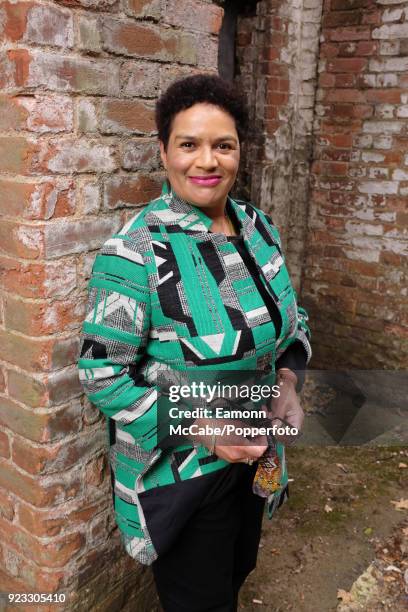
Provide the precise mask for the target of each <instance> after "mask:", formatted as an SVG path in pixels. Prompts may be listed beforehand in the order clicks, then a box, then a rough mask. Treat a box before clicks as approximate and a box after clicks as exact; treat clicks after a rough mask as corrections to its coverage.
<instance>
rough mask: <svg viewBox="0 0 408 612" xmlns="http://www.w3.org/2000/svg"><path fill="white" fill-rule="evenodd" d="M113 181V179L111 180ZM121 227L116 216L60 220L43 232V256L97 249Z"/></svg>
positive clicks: (49, 257)
mask: <svg viewBox="0 0 408 612" xmlns="http://www.w3.org/2000/svg"><path fill="white" fill-rule="evenodd" d="M112 180H113V179H112ZM120 225H121V220H120V218H119V217H118V216H115V217H107V216H104V215H101V216H99V217H98V218H96V219H91V218H87V219H73V220H68V221H66V220H61V221H58V222H56V223H54V224H53V225H49V226H47V228H46V231H45V239H44V242H45V254H46V257H47V258H48V259H52V258H56V257H61V255H67V254H71V253H82V252H84V251H90V250H93V249H97V248H99V247H101V246H102V244H103V243H104V242H105V240H107V239H108V238H110V236H111V235H112V234H114V233H115V232H116V231H117V230H118V229H119V228H120Z"/></svg>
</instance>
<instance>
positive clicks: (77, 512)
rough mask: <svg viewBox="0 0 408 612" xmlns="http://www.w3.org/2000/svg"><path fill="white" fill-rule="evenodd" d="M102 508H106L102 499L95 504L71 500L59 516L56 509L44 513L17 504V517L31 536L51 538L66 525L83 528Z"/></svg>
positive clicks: (25, 505) (21, 503)
mask: <svg viewBox="0 0 408 612" xmlns="http://www.w3.org/2000/svg"><path fill="white" fill-rule="evenodd" d="M104 507H106V500H104V499H103V498H102V499H99V500H95V502H90V501H87V500H86V499H81V498H78V499H75V500H72V501H71V502H70V503H69V507H68V505H66V506H65V509H64V514H61V510H60V508H58V507H57V508H55V509H53V508H50V509H47V510H45V511H44V510H40V509H39V508H32V507H31V506H29V505H27V504H25V503H24V502H19V504H18V517H19V522H20V525H21V526H22V527H24V529H26V530H27V531H29V532H30V533H32V534H33V535H36V536H40V537H44V536H46V537H51V536H56V535H58V534H59V533H61V531H62V530H63V529H64V528H65V527H66V526H67V525H73V526H75V525H77V526H78V527H79V526H84V527H85V526H86V525H87V524H88V523H89V521H90V520H91V519H92V518H93V517H94V516H96V515H97V514H99V513H100V512H101V510H103V508H104Z"/></svg>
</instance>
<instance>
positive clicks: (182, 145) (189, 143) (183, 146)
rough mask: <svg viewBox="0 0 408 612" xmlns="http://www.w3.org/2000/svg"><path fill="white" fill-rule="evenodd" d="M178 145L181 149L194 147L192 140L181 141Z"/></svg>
mask: <svg viewBox="0 0 408 612" xmlns="http://www.w3.org/2000/svg"><path fill="white" fill-rule="evenodd" d="M180 146H181V147H182V148H183V149H192V148H193V147H194V142H190V141H189V142H182V143H181V145H180Z"/></svg>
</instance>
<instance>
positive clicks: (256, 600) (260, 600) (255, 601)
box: [252, 599, 263, 605]
mask: <svg viewBox="0 0 408 612" xmlns="http://www.w3.org/2000/svg"><path fill="white" fill-rule="evenodd" d="M252 603H256V604H261V605H262V604H263V601H262V599H253V600H252Z"/></svg>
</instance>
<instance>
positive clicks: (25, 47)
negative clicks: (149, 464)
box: [0, 0, 222, 610]
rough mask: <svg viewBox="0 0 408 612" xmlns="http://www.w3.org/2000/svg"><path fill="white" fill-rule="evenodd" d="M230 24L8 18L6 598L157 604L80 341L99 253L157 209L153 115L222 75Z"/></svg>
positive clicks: (9, 7) (129, 1)
mask: <svg viewBox="0 0 408 612" xmlns="http://www.w3.org/2000/svg"><path fill="white" fill-rule="evenodd" d="M221 19H222V9H221V8H219V7H218V6H216V5H214V4H213V3H211V2H209V1H206V0H123V1H119V0H100V1H97V0H64V1H60V2H48V1H41V0H39V1H28V2H25V1H13V2H11V1H9V2H0V31H1V32H2V43H1V48H0V88H1V89H2V91H3V93H2V95H1V97H0V192H1V196H0V215H1V219H0V274H1V276H0V281H1V294H0V424H1V427H2V431H1V432H0V533H1V537H0V539H1V546H0V566H1V567H2V568H3V569H2V570H1V572H0V591H20V592H21V591H25V592H26V591H36V592H39V591H43V592H44V591H46V592H54V593H56V592H58V591H60V590H61V589H65V588H66V589H67V590H68V591H72V592H74V593H76V595H77V603H76V604H75V606H74V605H73V604H72V607H71V608H69V609H77V608H78V609H81V610H82V609H91V607H92V605H93V604H94V603H95V602H97V603H98V604H99V605H100V607H98V610H105V609H106V610H107V609H120V607H121V602H125V601H127V602H128V601H129V600H131V598H132V597H135V598H136V601H135V602H134V603H133V608H134V609H143V605H144V604H143V601H144V599H143V598H144V597H145V598H146V597H150V595H149V588H150V581H149V580H148V579H147V577H146V572H144V571H143V570H142V568H141V567H137V564H136V563H135V562H134V561H133V560H132V559H131V558H130V557H129V556H128V555H126V554H124V553H123V550H122V547H121V544H120V542H119V537H118V531H117V529H115V524H114V520H113V511H112V500H111V495H110V486H111V485H110V478H109V469H108V463H107V456H106V448H107V439H106V430H105V423H104V419H102V418H101V417H100V415H99V413H98V412H97V411H96V409H94V408H92V407H91V406H90V405H89V404H88V403H87V402H86V401H85V400H84V398H83V396H82V395H81V388H80V386H79V384H78V380H77V373H76V367H75V360H76V357H77V350H78V331H79V328H80V325H81V323H82V319H83V316H84V305H85V299H86V283H87V280H88V278H89V274H90V269H91V265H92V262H93V260H94V257H95V252H96V249H98V248H99V247H100V245H101V244H102V243H103V241H104V240H105V239H106V238H107V237H109V236H110V235H111V234H112V233H114V231H116V230H117V229H118V228H119V227H120V226H121V225H122V224H123V223H124V222H125V220H126V219H127V218H128V216H129V215H130V214H133V210H134V207H137V206H140V205H141V204H142V203H144V202H146V201H147V200H149V199H150V198H151V197H153V196H154V195H156V194H157V193H158V185H159V183H160V181H161V178H162V173H161V170H160V166H159V158H158V153H157V152H158V148H157V145H156V142H155V138H154V136H155V134H154V122H153V107H154V100H155V98H156V97H157V95H158V94H159V92H160V91H161V90H162V89H163V88H164V87H165V86H166V85H167V84H168V83H170V82H171V81H172V80H173V79H175V78H176V77H177V76H180V75H186V74H191V73H192V72H194V71H196V70H200V71H203V70H204V71H205V70H208V71H215V70H216V67H217V33H218V30H219V27H220V24H221ZM148 575H149V573H148ZM20 609H23V607H21V608H20ZM27 609H28V608H27ZM29 609H30V610H33V609H35V608H33V607H30V608H29ZM42 609H45V608H42ZM66 609H68V606H67V607H66Z"/></svg>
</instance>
